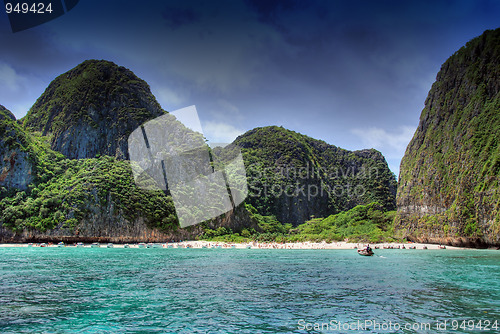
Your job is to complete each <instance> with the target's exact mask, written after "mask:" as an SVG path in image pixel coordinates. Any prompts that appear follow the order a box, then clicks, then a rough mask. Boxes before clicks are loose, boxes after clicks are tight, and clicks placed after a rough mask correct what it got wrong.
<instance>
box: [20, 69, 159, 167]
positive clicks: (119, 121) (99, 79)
mask: <svg viewBox="0 0 500 334" xmlns="http://www.w3.org/2000/svg"><path fill="white" fill-rule="evenodd" d="M162 114H164V111H163V110H162V109H161V107H160V105H159V104H158V102H157V101H156V99H155V98H154V96H153V95H152V94H151V91H150V89H149V86H148V84H147V83H146V82H145V81H143V80H141V79H139V78H138V77H137V76H136V75H135V74H134V73H132V71H130V70H128V69H126V68H124V67H121V66H118V65H116V64H114V63H112V62H109V61H105V60H87V61H85V62H83V63H81V64H80V65H78V66H76V67H75V68H73V69H72V70H70V71H68V72H66V73H64V74H62V75H60V76H59V77H57V78H56V79H55V80H54V81H52V82H51V83H50V85H49V86H48V87H47V89H46V90H45V92H44V93H43V94H42V95H41V96H40V98H38V100H37V101H36V103H35V104H34V105H33V107H32V108H31V109H30V110H29V112H28V114H27V116H26V118H25V119H24V127H25V128H26V129H27V130H29V131H39V132H41V134H42V135H43V136H46V135H50V136H51V140H50V143H51V148H52V149H53V150H55V151H58V152H61V153H62V154H64V155H65V156H66V157H67V158H69V159H84V158H94V157H96V156H97V155H109V156H114V157H117V158H119V159H127V158H128V149H127V137H128V135H129V134H130V133H131V132H132V131H133V130H135V129H136V128H137V127H138V126H139V125H141V124H142V123H144V122H146V121H148V120H150V119H153V118H155V117H158V116H160V115H162Z"/></svg>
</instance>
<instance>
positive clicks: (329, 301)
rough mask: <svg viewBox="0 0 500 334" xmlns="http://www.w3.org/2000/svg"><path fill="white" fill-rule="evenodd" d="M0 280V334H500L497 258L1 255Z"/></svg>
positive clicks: (407, 253)
mask: <svg viewBox="0 0 500 334" xmlns="http://www.w3.org/2000/svg"><path fill="white" fill-rule="evenodd" d="M0 280H1V282H2V284H1V285H0V332H1V333H124V332H128V333H329V332H330V333H436V332H438V331H437V329H436V326H437V325H438V324H440V325H441V326H442V327H441V328H442V329H444V327H443V322H444V321H447V323H446V331H444V330H443V331H440V332H442V333H471V332H482V333H485V332H486V331H484V328H483V331H481V330H480V329H479V327H477V326H476V328H475V329H474V330H472V331H471V330H469V329H468V328H456V330H454V328H452V321H459V322H458V323H457V322H454V323H453V324H454V325H456V327H458V326H459V325H461V324H462V323H461V322H462V321H463V320H472V321H474V322H475V323H474V324H476V325H477V324H478V323H479V320H481V321H482V326H484V325H485V324H486V323H488V322H490V324H491V325H494V322H495V321H498V323H497V325H498V330H492V331H489V333H494V332H500V252H498V251H485V250H436V251H434V250H377V256H374V257H360V256H358V255H357V254H356V251H355V250H261V249H154V248H150V249H135V248H131V249H122V248H110V249H108V248H70V247H66V248H19V247H18V248H14V247H13V248H0ZM358 321H359V323H358ZM370 321H372V323H370ZM339 322H340V325H344V326H346V324H347V325H349V326H350V327H349V328H347V329H346V327H344V329H342V328H338V327H335V325H336V326H338V325H339ZM375 323H377V324H378V325H379V327H377V328H375V327H373V325H375ZM315 324H316V329H315V328H314V327H315ZM321 324H323V325H322V326H323V327H322V328H321V327H318V326H321ZM370 324H371V325H372V327H369V326H364V327H363V325H370ZM389 324H392V326H391V327H388V326H389ZM420 324H422V326H423V327H424V329H421V328H422V326H420ZM427 324H430V326H431V329H428V328H425V326H426V325H427ZM470 324H471V323H469V324H468V325H470ZM325 325H326V326H325ZM359 325H361V327H359ZM396 325H399V327H396ZM405 325H409V326H410V327H408V328H407V329H406V328H404V326H405ZM464 325H466V324H464ZM491 325H490V326H491ZM384 326H385V327H384ZM412 327H413V329H412ZM417 328H418V329H417ZM491 329H493V328H491Z"/></svg>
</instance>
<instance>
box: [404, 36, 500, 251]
mask: <svg viewBox="0 0 500 334" xmlns="http://www.w3.org/2000/svg"><path fill="white" fill-rule="evenodd" d="M498 78H500V29H497V30H494V31H486V32H485V33H484V34H483V35H482V36H480V37H478V38H475V39H473V40H472V41H470V42H468V43H467V44H466V45H465V46H464V47H463V48H461V49H460V50H459V51H457V52H456V53H455V54H454V55H452V56H451V57H450V58H449V59H448V60H447V61H446V62H445V63H444V64H443V66H442V68H441V71H440V72H439V74H438V75H437V79H436V82H435V83H434V84H433V86H432V89H431V91H430V92H429V96H428V98H427V100H426V105H425V108H424V110H423V111H422V114H421V117H420V124H419V126H418V129H417V131H416V133H415V135H414V137H413V139H412V141H411V142H410V144H409V145H408V148H407V150H406V153H405V156H404V158H403V160H402V162H401V172H400V180H399V188H398V198H397V203H398V217H397V221H398V223H397V226H398V229H399V230H402V231H403V232H404V233H405V234H407V235H409V236H410V237H412V238H414V239H428V240H432V239H445V238H449V239H457V238H468V239H470V240H472V241H474V240H480V241H482V242H485V243H491V244H494V243H500V207H499V203H500V187H499V186H500V185H499V182H498V180H499V177H500V137H499V134H500V112H499V111H500V81H499V79H498Z"/></svg>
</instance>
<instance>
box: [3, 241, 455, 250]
mask: <svg viewBox="0 0 500 334" xmlns="http://www.w3.org/2000/svg"><path fill="white" fill-rule="evenodd" d="M41 245H42V244H38V243H35V244H27V243H24V244H0V247H54V248H57V247H77V246H76V245H75V244H65V245H58V244H51V243H47V244H43V245H42V246H41ZM111 245H112V247H113V248H124V247H128V248H146V247H147V248H243V249H247V248H251V249H361V248H365V247H366V245H367V244H366V243H350V242H333V243H327V242H294V243H259V242H251V243H227V242H216V241H198V240H197V241H183V242H173V243H149V244H148V243H131V244H111ZM107 246H108V244H107V243H101V244H99V247H101V248H106V247H107ZM80 247H82V246H80ZM83 247H86V248H90V247H91V244H84V245H83ZM370 247H371V248H373V249H375V250H376V249H420V250H425V249H440V245H437V244H423V243H379V244H370ZM446 249H464V248H463V247H453V246H446Z"/></svg>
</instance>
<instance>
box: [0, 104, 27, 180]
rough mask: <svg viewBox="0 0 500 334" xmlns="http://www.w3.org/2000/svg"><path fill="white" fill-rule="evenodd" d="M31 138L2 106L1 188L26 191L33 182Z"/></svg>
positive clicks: (0, 119) (0, 141) (0, 134)
mask: <svg viewBox="0 0 500 334" xmlns="http://www.w3.org/2000/svg"><path fill="white" fill-rule="evenodd" d="M32 170H33V159H31V160H30V150H29V138H28V136H27V135H26V134H25V133H24V131H23V130H22V129H21V128H20V127H19V125H18V124H17V122H16V118H15V117H14V115H13V114H12V113H11V112H10V111H8V110H7V109H5V107H4V106H2V105H0V187H4V188H6V189H9V188H16V189H19V190H25V189H26V188H27V187H28V185H29V184H30V183H31V182H32V181H33V175H32Z"/></svg>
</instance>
